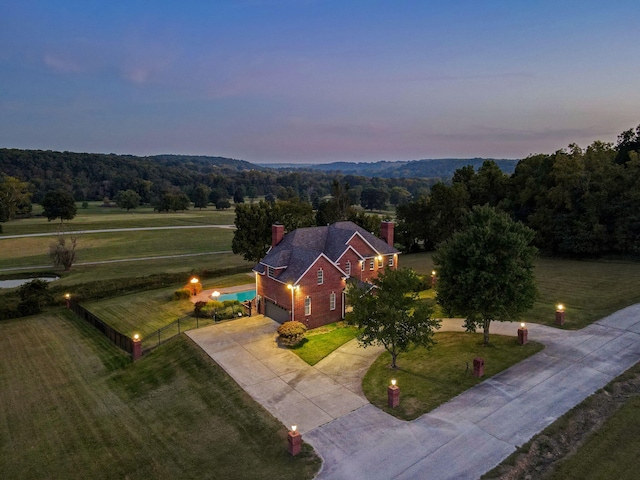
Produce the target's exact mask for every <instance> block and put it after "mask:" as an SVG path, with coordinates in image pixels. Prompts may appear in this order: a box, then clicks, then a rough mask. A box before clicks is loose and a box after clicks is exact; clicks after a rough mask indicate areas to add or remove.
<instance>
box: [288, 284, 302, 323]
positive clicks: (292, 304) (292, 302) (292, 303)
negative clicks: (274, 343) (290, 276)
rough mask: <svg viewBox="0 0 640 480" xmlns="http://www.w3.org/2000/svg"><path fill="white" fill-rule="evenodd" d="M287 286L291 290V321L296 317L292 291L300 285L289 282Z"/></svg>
mask: <svg viewBox="0 0 640 480" xmlns="http://www.w3.org/2000/svg"><path fill="white" fill-rule="evenodd" d="M287 288H288V289H289V290H291V321H292V322H293V321H294V320H295V318H296V315H295V297H294V292H295V291H296V290H298V289H300V287H299V286H297V285H292V284H290V283H289V284H288V285H287Z"/></svg>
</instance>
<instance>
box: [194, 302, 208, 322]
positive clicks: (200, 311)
mask: <svg viewBox="0 0 640 480" xmlns="http://www.w3.org/2000/svg"><path fill="white" fill-rule="evenodd" d="M206 306H207V302H203V301H200V302H196V304H195V305H194V307H193V316H194V317H197V318H204V317H207V316H208V315H207V312H206V311H204V308H205V307H206Z"/></svg>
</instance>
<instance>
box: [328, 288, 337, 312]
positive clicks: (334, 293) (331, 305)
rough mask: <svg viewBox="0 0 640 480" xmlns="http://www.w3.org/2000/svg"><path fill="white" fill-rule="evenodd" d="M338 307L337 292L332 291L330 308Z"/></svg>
mask: <svg viewBox="0 0 640 480" xmlns="http://www.w3.org/2000/svg"><path fill="white" fill-rule="evenodd" d="M335 309H336V292H331V295H329V310H335Z"/></svg>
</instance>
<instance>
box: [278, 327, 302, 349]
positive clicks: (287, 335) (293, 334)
mask: <svg viewBox="0 0 640 480" xmlns="http://www.w3.org/2000/svg"><path fill="white" fill-rule="evenodd" d="M306 331H307V327H305V326H304V324H303V323H300V322H296V321H292V322H284V323H283V324H282V325H280V327H279V328H278V335H279V337H278V338H279V339H280V342H281V343H282V344H283V345H287V346H289V347H293V346H294V345H297V344H298V343H300V342H301V341H302V340H303V339H304V334H305V332H306Z"/></svg>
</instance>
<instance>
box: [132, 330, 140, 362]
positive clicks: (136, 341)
mask: <svg viewBox="0 0 640 480" xmlns="http://www.w3.org/2000/svg"><path fill="white" fill-rule="evenodd" d="M132 354H133V360H134V361H135V360H139V359H140V357H142V342H141V341H140V335H138V334H137V333H136V334H135V335H134V336H133V352H132Z"/></svg>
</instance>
